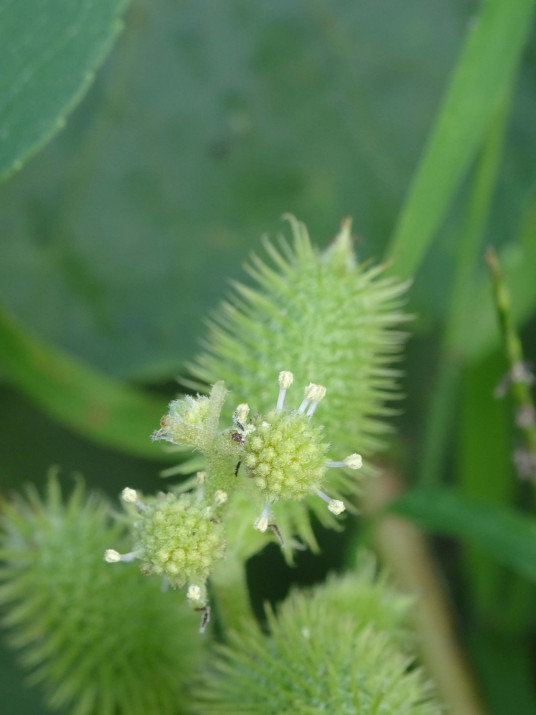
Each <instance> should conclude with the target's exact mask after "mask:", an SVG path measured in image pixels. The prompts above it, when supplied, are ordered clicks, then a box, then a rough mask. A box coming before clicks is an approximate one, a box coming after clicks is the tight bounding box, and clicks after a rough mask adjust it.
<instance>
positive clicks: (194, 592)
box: [186, 584, 201, 601]
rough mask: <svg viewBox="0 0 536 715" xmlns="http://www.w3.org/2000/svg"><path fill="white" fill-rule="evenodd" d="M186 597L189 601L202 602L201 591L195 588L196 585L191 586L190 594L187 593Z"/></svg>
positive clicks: (197, 587)
mask: <svg viewBox="0 0 536 715" xmlns="http://www.w3.org/2000/svg"><path fill="white" fill-rule="evenodd" d="M186 597H187V598H188V600H189V601H200V600H201V589H200V588H199V586H195V585H194V584H192V585H191V586H189V587H188V592H187V593H186Z"/></svg>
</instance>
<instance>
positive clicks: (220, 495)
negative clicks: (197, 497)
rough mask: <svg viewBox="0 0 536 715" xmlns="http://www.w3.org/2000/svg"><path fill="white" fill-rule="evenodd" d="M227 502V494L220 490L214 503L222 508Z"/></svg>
mask: <svg viewBox="0 0 536 715" xmlns="http://www.w3.org/2000/svg"><path fill="white" fill-rule="evenodd" d="M226 501H227V492H224V491H223V490H222V489H218V490H217V491H216V492H215V494H214V502H215V503H216V505H217V506H221V505H222V504H225V502H226Z"/></svg>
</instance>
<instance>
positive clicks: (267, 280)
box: [191, 217, 409, 456]
mask: <svg viewBox="0 0 536 715" xmlns="http://www.w3.org/2000/svg"><path fill="white" fill-rule="evenodd" d="M289 220H290V223H291V226H292V231H293V237H294V239H293V243H292V245H289V244H288V243H287V242H286V241H284V240H281V241H280V245H279V250H278V249H276V248H275V247H274V246H273V245H272V244H270V243H269V242H267V241H266V242H265V248H266V252H267V253H268V256H269V257H270V259H271V263H272V264H273V267H272V266H269V265H267V264H266V263H264V262H263V261H262V260H261V259H260V258H258V257H257V256H253V257H252V260H251V263H250V265H248V266H247V271H248V273H249V274H250V276H251V277H252V278H253V280H254V281H255V283H256V287H255V288H251V287H249V286H246V285H243V284H240V283H235V284H234V292H233V294H232V295H231V297H230V299H229V300H228V301H227V302H224V303H223V304H222V306H221V308H220V309H219V310H218V312H217V313H216V315H215V317H214V319H213V320H212V322H211V323H210V326H209V327H210V332H209V338H208V341H207V348H206V350H205V352H203V353H202V354H201V355H200V356H199V357H198V358H197V360H196V361H195V363H194V364H193V365H191V371H192V373H193V374H194V375H195V376H196V377H197V378H199V379H200V380H201V381H202V383H200V384H203V383H204V384H209V385H210V384H213V383H214V382H216V381H217V380H224V381H225V383H226V385H227V387H228V389H229V390H230V391H231V398H232V400H231V403H232V404H237V403H240V402H247V403H248V404H250V405H251V407H252V409H255V410H257V411H258V412H259V413H263V412H264V413H266V412H268V411H270V410H271V409H272V408H273V406H274V389H273V386H274V376H275V375H277V374H278V373H279V372H280V371H286V370H288V371H291V372H292V373H293V374H294V378H295V381H296V382H298V383H299V384H300V385H301V384H303V385H304V386H305V385H307V383H308V382H311V381H312V382H314V383H319V384H321V385H324V386H325V387H326V389H327V398H326V399H325V400H324V401H323V402H322V404H321V405H320V407H319V408H318V420H319V423H320V424H323V425H324V428H325V434H326V438H325V439H326V441H327V442H329V443H330V444H331V451H332V453H333V454H341V455H342V454H348V453H350V452H354V451H356V452H360V453H361V454H363V455H364V456H369V455H371V454H374V453H375V452H377V451H378V449H380V448H381V447H382V444H383V442H382V439H381V435H383V434H385V433H387V432H389V431H390V430H391V427H390V426H389V425H388V424H387V423H386V421H385V418H386V417H388V416H390V415H391V414H392V413H393V410H392V409H390V408H388V407H386V402H389V401H392V400H393V399H397V398H399V397H400V395H399V394H398V384H397V381H398V378H399V376H400V374H401V373H400V371H399V370H397V369H394V368H393V363H395V362H397V361H399V360H400V353H401V351H402V348H403V345H404V342H405V339H406V337H407V336H406V333H405V332H402V331H400V329H399V326H400V325H401V324H403V323H405V322H407V321H408V315H406V314H404V313H403V311H402V305H403V298H404V293H405V292H406V289H407V287H408V285H409V282H407V281H406V282H401V281H399V280H397V279H396V278H393V277H388V278H386V277H383V275H382V274H383V272H384V269H385V266H382V265H380V266H373V265H371V264H370V263H362V264H360V263H359V262H358V260H357V257H356V255H355V253H354V250H353V245H352V235H351V230H350V222H349V221H346V222H344V223H343V225H342V228H341V231H340V233H339V234H338V236H337V237H336V238H335V240H334V241H333V243H332V244H331V246H330V247H329V248H327V249H326V250H325V251H319V250H317V249H316V248H314V247H313V246H312V245H311V241H310V239H309V235H308V233H307V229H306V228H305V226H304V224H303V223H300V222H299V221H297V220H296V219H295V218H293V217H290V219H289ZM196 384H197V383H196Z"/></svg>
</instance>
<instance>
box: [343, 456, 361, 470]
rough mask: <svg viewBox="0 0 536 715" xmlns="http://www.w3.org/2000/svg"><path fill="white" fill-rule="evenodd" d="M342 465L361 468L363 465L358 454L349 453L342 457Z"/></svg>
mask: <svg viewBox="0 0 536 715" xmlns="http://www.w3.org/2000/svg"><path fill="white" fill-rule="evenodd" d="M344 465H345V466H346V467H349V468H350V469H361V467H362V466H363V458H362V457H361V455H360V454H356V453H355V452H354V454H350V455H349V456H348V457H346V458H345V459H344Z"/></svg>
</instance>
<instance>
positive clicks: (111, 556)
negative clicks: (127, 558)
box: [104, 549, 121, 564]
mask: <svg viewBox="0 0 536 715" xmlns="http://www.w3.org/2000/svg"><path fill="white" fill-rule="evenodd" d="M104 560H105V561H106V563H108V564H116V563H117V562H118V561H121V554H120V553H119V551H116V550H115V549H106V551H105V552H104Z"/></svg>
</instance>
